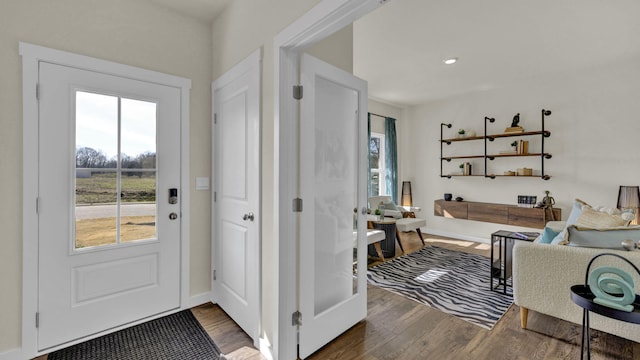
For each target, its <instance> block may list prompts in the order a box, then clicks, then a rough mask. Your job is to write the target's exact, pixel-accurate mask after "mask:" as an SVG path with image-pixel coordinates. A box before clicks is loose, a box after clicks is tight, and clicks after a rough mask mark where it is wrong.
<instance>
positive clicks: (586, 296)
mask: <svg viewBox="0 0 640 360" xmlns="http://www.w3.org/2000/svg"><path fill="white" fill-rule="evenodd" d="M604 255H609V256H614V257H617V258H620V259H622V260H624V261H626V262H627V263H628V264H629V265H631V267H632V268H633V269H634V270H636V272H637V273H638V275H640V270H639V269H638V268H637V267H636V266H635V265H634V264H632V263H631V262H630V261H629V260H628V259H626V258H624V257H622V256H620V255H618V254H611V253H602V254H598V255H596V256H594V257H593V258H592V259H591V261H589V265H588V266H587V271H586V273H585V277H584V285H573V286H572V287H571V300H572V301H573V302H574V303H575V304H576V305H578V306H580V307H581V308H582V309H583V310H582V339H581V341H580V360H582V359H583V358H584V348H585V340H586V348H587V359H589V360H590V359H591V327H590V326H589V312H594V313H596V314H599V315H602V316H606V317H608V318H612V319H616V320H620V321H624V322H628V323H632V324H640V295H637V294H636V298H635V300H634V301H633V311H630V312H627V311H622V310H617V309H614V308H610V307H608V306H604V305H600V304H598V303H596V302H594V301H593V299H595V295H593V292H591V289H590V288H589V285H587V284H588V281H589V269H590V268H591V264H593V261H594V260H595V259H597V258H599V257H601V256H604ZM639 330H640V329H639Z"/></svg>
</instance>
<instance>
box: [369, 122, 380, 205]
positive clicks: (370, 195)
mask: <svg viewBox="0 0 640 360" xmlns="http://www.w3.org/2000/svg"><path fill="white" fill-rule="evenodd" d="M376 195H378V194H376ZM372 196H373V194H372V193H371V113H367V202H368V201H369V198H370V197H372Z"/></svg>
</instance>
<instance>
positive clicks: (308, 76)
mask: <svg viewBox="0 0 640 360" xmlns="http://www.w3.org/2000/svg"><path fill="white" fill-rule="evenodd" d="M301 80H302V85H303V89H304V97H303V99H302V100H301V103H300V106H301V123H300V133H301V134H300V144H301V145H300V153H301V158H300V172H301V174H300V193H301V198H302V200H303V210H302V213H301V216H300V233H299V244H300V261H299V273H300V277H299V309H300V312H301V325H300V326H299V334H300V344H299V356H300V357H301V358H306V357H307V356H309V355H310V354H312V353H313V352H315V351H316V350H318V349H319V348H320V347H322V346H323V345H325V344H327V343H328V342H329V341H331V340H332V339H334V338H335V337H337V336H338V335H340V334H341V333H343V332H344V331H345V330H347V329H348V328H350V327H351V326H353V325H354V324H356V323H357V322H358V321H360V320H362V319H364V318H365V316H366V314H367V292H366V265H367V263H366V242H365V231H366V217H365V216H366V213H363V211H362V210H363V209H365V208H366V188H367V185H366V184H367V183H366V177H367V176H366V165H367V153H366V150H367V148H366V137H367V133H366V113H367V105H366V101H367V83H366V82H365V81H364V80H361V79H358V78H357V77H355V76H353V75H352V74H349V73H347V72H345V71H343V70H340V69H338V68H335V67H333V66H331V65H329V64H326V63H323V62H321V61H319V60H317V59H315V58H313V57H311V56H308V55H303V56H302V59H301ZM354 231H356V232H357V235H358V236H357V246H356V247H355V249H354ZM356 260H357V271H354V266H353V264H354V261H356Z"/></svg>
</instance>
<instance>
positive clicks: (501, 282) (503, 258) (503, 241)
mask: <svg viewBox="0 0 640 360" xmlns="http://www.w3.org/2000/svg"><path fill="white" fill-rule="evenodd" d="M538 235H540V234H538V233H529V232H527V233H519V232H512V231H506V230H498V231H496V232H494V233H493V234H491V281H490V282H489V285H490V286H491V290H497V289H498V288H500V287H502V293H503V294H506V293H507V287H510V285H507V279H509V278H510V277H511V264H512V258H511V253H512V250H513V243H514V241H515V240H524V241H533V240H535V239H536V238H537V237H538ZM495 244H498V253H497V254H495V251H494V247H495ZM494 279H496V280H498V283H497V284H496V285H495V286H494V285H493V282H494V281H493V280H494Z"/></svg>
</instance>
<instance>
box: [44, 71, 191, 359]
mask: <svg viewBox="0 0 640 360" xmlns="http://www.w3.org/2000/svg"><path fill="white" fill-rule="evenodd" d="M39 86H40V101H39V114H40V115H39V129H38V132H39V144H38V147H39V149H38V154H39V155H38V156H39V161H38V164H39V165H38V183H39V188H38V224H37V226H38V232H39V239H38V244H39V245H38V253H39V259H38V262H39V266H38V313H39V316H38V317H39V321H38V322H39V324H38V351H44V350H47V349H50V348H52V347H57V346H60V345H62V344H65V343H70V342H75V341H78V340H79V339H82V338H85V337H91V336H92V335H94V334H97V333H101V332H104V331H108V330H109V329H113V328H115V327H119V326H122V325H125V324H128V323H131V322H134V321H137V320H140V319H144V318H146V317H150V316H153V315H156V314H159V313H162V312H166V311H169V310H172V309H176V308H178V307H179V306H180V224H181V220H180V208H181V205H180V204H181V203H180V198H181V197H180V117H181V114H180V89H179V88H174V87H170V86H163V85H158V84H153V83H148V82H143V81H137V80H131V79H127V78H123V77H118V76H113V75H106V74H102V73H97V72H93V71H87V70H82V69H77V68H73V67H67V66H61V65H55V64H51V63H47V62H40V64H39ZM34 226H35V224H34Z"/></svg>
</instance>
